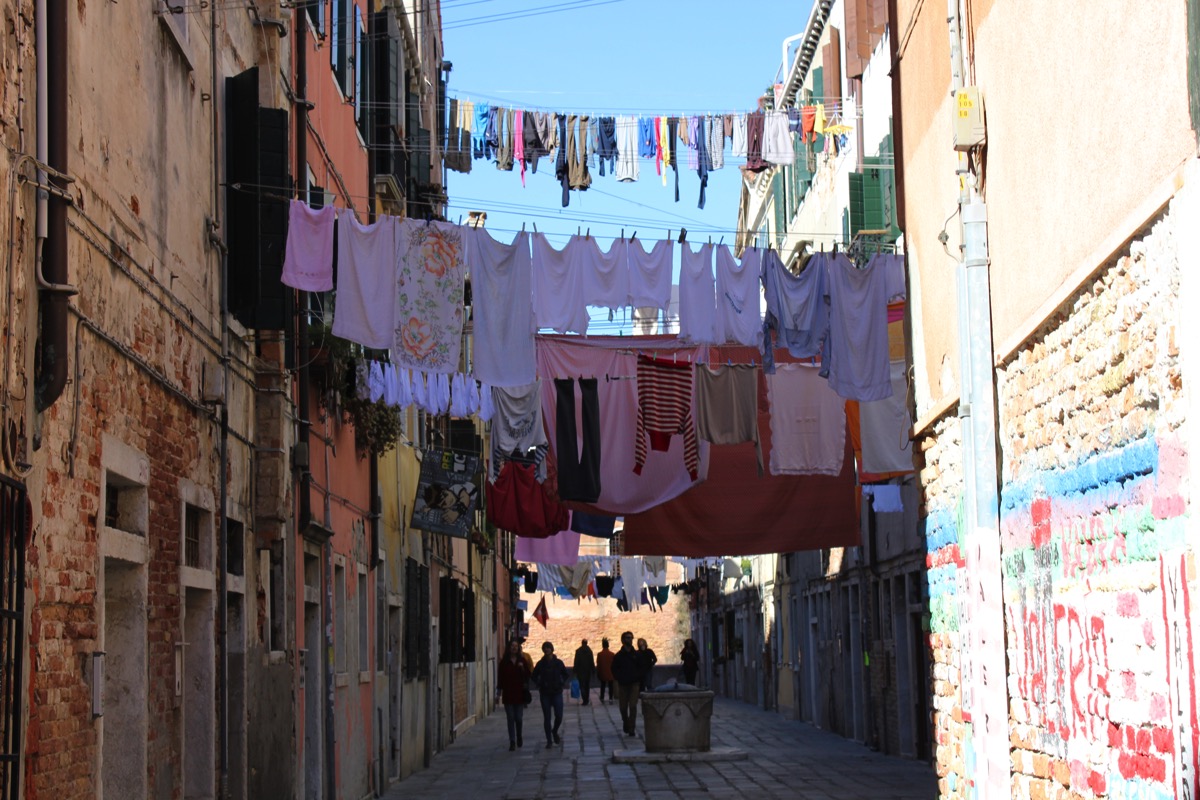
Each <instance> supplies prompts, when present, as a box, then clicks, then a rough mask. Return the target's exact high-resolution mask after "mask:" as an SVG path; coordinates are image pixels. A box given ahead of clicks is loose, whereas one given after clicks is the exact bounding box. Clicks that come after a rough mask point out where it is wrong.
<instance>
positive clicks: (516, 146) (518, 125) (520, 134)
mask: <svg viewBox="0 0 1200 800" xmlns="http://www.w3.org/2000/svg"><path fill="white" fill-rule="evenodd" d="M513 160H514V161H516V162H517V163H518V164H520V165H521V186H522V187H524V186H525V112H524V111H520V110H518V111H517V113H516V114H515V115H514V116H513Z"/></svg>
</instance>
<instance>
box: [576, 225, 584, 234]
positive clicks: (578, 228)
mask: <svg viewBox="0 0 1200 800" xmlns="http://www.w3.org/2000/svg"><path fill="white" fill-rule="evenodd" d="M581 231H583V226H582V225H580V226H578V227H577V228H575V235H576V236H578V235H579V234H580V232H581Z"/></svg>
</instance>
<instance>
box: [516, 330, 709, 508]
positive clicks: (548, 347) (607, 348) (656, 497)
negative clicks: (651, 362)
mask: <svg viewBox="0 0 1200 800" xmlns="http://www.w3.org/2000/svg"><path fill="white" fill-rule="evenodd" d="M630 344H631V340H630V338H629V337H624V338H620V337H615V336H614V337H607V339H605V338H602V337H594V339H589V340H587V341H582V340H579V339H578V338H576V337H566V336H539V337H538V341H537V354H538V376H539V377H541V378H543V379H545V380H543V381H542V419H543V420H544V421H545V425H546V429H547V430H546V432H547V435H548V437H549V439H550V442H551V447H552V448H553V447H554V442H556V438H555V436H556V433H555V427H556V422H555V411H554V408H555V406H554V403H555V392H554V382H553V381H552V380H549V379H550V378H568V377H570V378H579V377H581V376H582V377H585V378H591V377H595V378H598V379H599V380H598V385H597V391H598V394H599V400H600V437H601V447H600V452H601V456H600V486H601V489H600V497H599V499H597V500H596V502H595V503H594V504H592V506H591V507H592V508H594V509H597V510H599V511H603V512H605V513H607V514H612V515H617V516H619V515H621V514H635V513H637V512H640V511H645V510H646V509H648V508H653V507H654V506H656V505H658V504H659V503H664V502H666V501H668V500H670V499H672V498H674V497H678V496H679V495H681V494H683V493H684V492H686V491H687V490H688V489H690V488H691V487H692V486H693V485H695V483H698V482H699V481H703V480H704V478H705V477H706V476H707V475H708V443H707V442H700V443H699V451H700V468H699V470H698V473H697V475H698V480H697V481H693V480H692V479H691V478H690V477H689V476H688V471H687V467H686V466H685V464H684V454H683V451H684V447H683V439H682V437H679V436H674V437H672V438H671V441H670V448H669V449H668V450H666V451H661V452H660V451H657V450H651V451H650V452H649V453H647V454H646V466H645V469H644V470H643V471H642V474H641V475H636V474H634V473H633V471H632V466H633V464H634V458H635V455H634V447H635V443H636V429H637V407H638V398H637V381H636V380H634V376H635V375H636V374H637V353H636V352H634V351H633V350H630ZM637 345H638V348H639V349H640V350H643V351H653V350H655V349H658V350H660V351H661V353H660V357H662V355H665V357H668V358H669V357H670V356H671V354H672V353H675V354H676V358H678V360H679V361H681V362H683V361H685V360H688V361H691V362H692V363H693V364H694V363H695V362H696V356H697V355H698V354H699V352H700V350H699V349H698V348H694V347H692V348H680V347H679V346H678V343H677V342H676V341H675V340H674V338H673V337H671V338H669V339H667V338H657V337H649V336H646V337H641V336H639V337H638V339H637ZM606 378H607V380H606ZM613 379H617V380H613ZM694 411H695V410H694V409H693V413H694ZM556 457H557V454H556Z"/></svg>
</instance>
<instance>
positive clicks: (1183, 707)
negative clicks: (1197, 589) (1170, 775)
mask: <svg viewBox="0 0 1200 800" xmlns="http://www.w3.org/2000/svg"><path fill="white" fill-rule="evenodd" d="M1160 565H1161V569H1160V573H1159V574H1160V576H1161V585H1162V594H1163V618H1164V620H1165V621H1166V636H1165V639H1166V641H1165V642H1164V644H1165V646H1166V651H1167V695H1168V698H1169V701H1170V709H1169V714H1170V716H1169V721H1170V730H1171V734H1172V736H1173V737H1174V739H1175V742H1176V744H1175V763H1174V764H1173V768H1174V772H1175V796H1176V797H1183V798H1189V800H1190V799H1191V798H1195V797H1196V777H1197V774H1200V721H1198V720H1197V714H1196V705H1197V700H1196V661H1195V650H1194V647H1195V642H1194V641H1193V639H1192V619H1191V601H1190V598H1189V591H1188V583H1187V577H1188V572H1189V570H1188V567H1189V566H1190V565H1191V564H1190V560H1189V558H1188V556H1187V555H1186V554H1184V553H1170V554H1166V555H1164V556H1163V557H1162V559H1161V560H1160Z"/></svg>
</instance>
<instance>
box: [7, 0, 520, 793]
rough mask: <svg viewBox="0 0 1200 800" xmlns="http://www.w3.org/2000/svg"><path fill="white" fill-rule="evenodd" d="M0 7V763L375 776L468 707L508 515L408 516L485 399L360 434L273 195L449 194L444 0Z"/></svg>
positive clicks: (503, 554)
mask: <svg viewBox="0 0 1200 800" xmlns="http://www.w3.org/2000/svg"><path fill="white" fill-rule="evenodd" d="M135 5H137V4H135ZM0 10H2V11H3V13H4V16H5V18H7V19H9V20H10V21H11V24H10V26H9V27H8V28H7V29H6V32H5V34H4V48H3V53H4V56H3V58H4V60H5V65H6V68H5V74H6V75H7V76H9V78H8V81H7V82H6V86H8V87H9V88H10V89H11V91H6V92H5V93H4V103H5V104H6V105H5V108H4V113H3V114H2V115H0V138H3V140H4V142H5V145H6V148H7V156H6V158H7V159H8V171H7V174H8V178H9V183H8V185H9V191H7V192H5V193H4V194H3V197H0V210H2V211H3V213H4V215H5V218H6V219H7V220H8V226H9V230H10V242H9V247H8V248H7V250H6V252H7V253H8V256H7V258H6V270H7V272H6V274H7V279H6V280H7V281H8V285H9V291H8V292H7V293H6V296H7V297H8V301H7V305H6V309H7V310H6V313H5V324H4V326H3V336H4V344H5V345H6V346H5V354H6V356H5V358H6V361H5V368H4V375H5V382H4V387H3V390H2V394H3V401H2V402H0V408H2V410H3V414H4V425H3V431H4V432H3V441H4V446H3V448H2V449H3V459H4V464H3V469H2V473H3V474H2V475H0V484H2V485H0V507H3V509H4V514H3V524H2V525H0V546H2V548H3V550H2V553H3V556H2V557H0V564H3V569H2V570H0V581H2V588H3V591H0V597H2V598H3V600H2V601H0V692H2V695H3V698H2V702H0V708H2V709H3V710H4V717H3V719H2V720H0V732H2V735H0V795H2V796H3V797H5V798H9V797H13V798H16V797H23V798H37V797H51V796H53V797H62V798H69V797H80V798H84V797H89V798H91V797H104V796H108V797H121V798H139V797H160V798H170V797H216V796H223V797H230V798H239V797H309V798H330V799H331V800H332V798H341V797H355V798H358V797H363V796H365V795H369V794H371V793H373V792H378V791H381V790H382V789H383V788H385V787H386V786H387V785H389V784H390V783H392V782H394V781H396V780H399V779H401V778H402V777H404V776H405V775H407V774H409V773H410V772H412V771H413V770H415V769H419V768H421V767H422V766H424V765H425V764H427V763H428V761H429V759H430V758H431V757H432V755H433V753H434V752H436V751H437V750H438V749H440V748H442V747H445V746H446V745H447V744H448V743H449V742H450V741H452V740H453V738H454V736H455V735H456V732H459V731H461V730H463V729H464V728H465V727H467V726H469V725H470V724H471V723H472V722H473V720H475V719H477V718H478V717H479V716H480V715H482V714H485V713H487V712H488V711H490V710H491V704H492V702H493V701H492V697H493V693H494V692H493V689H494V671H495V654H496V652H497V650H498V648H499V646H500V642H501V641H502V638H503V631H504V630H505V629H506V628H507V627H508V625H509V608H510V606H511V594H510V592H509V589H510V587H511V578H510V577H509V573H510V571H511V566H512V559H511V542H507V541H505V540H504V538H503V537H500V539H499V541H496V537H495V536H493V537H491V538H489V537H488V536H486V535H484V525H483V522H482V519H483V518H482V515H480V516H479V517H478V518H477V520H476V525H475V526H474V532H475V535H473V536H472V538H471V540H469V541H468V540H455V541H447V540H446V538H445V537H441V536H429V535H423V534H421V532H419V531H414V530H413V529H412V528H411V527H410V526H409V524H408V515H409V514H410V513H411V506H412V500H413V497H414V496H415V492H416V476H417V472H418V470H419V457H420V454H421V453H423V452H425V451H426V449H427V448H429V447H432V446H433V445H434V444H435V443H437V442H442V441H444V437H446V436H451V437H458V438H454V440H453V445H454V446H461V447H469V448H473V449H474V450H475V451H476V452H479V453H482V452H483V447H484V442H485V441H486V440H485V437H484V436H483V430H482V428H481V427H480V426H479V424H478V423H477V422H475V421H473V420H453V421H451V420H448V419H430V418H426V417H424V416H423V415H419V414H416V413H415V412H413V413H409V414H408V415H407V416H406V417H405V418H404V419H400V416H399V414H397V413H396V412H394V411H392V412H390V413H391V416H392V417H394V419H393V420H392V422H390V423H389V424H387V425H383V426H382V428H383V429H385V430H390V431H391V432H392V438H391V439H388V440H387V441H383V440H380V439H372V438H371V436H370V435H368V434H367V433H365V431H368V430H370V431H374V430H376V427H375V426H373V425H367V424H363V421H364V420H373V421H376V422H377V421H379V419H381V417H380V416H378V415H379V414H381V413H382V412H380V411H379V409H375V413H376V415H377V416H374V417H369V416H364V414H367V412H366V411H364V410H363V408H362V405H361V404H360V405H355V404H354V403H353V402H352V401H353V397H354V394H353V385H352V382H351V381H350V380H348V379H347V372H346V370H345V369H344V368H345V367H346V366H347V365H349V364H351V363H353V361H355V360H356V359H361V358H364V357H368V356H369V355H370V354H366V353H360V352H355V351H354V349H353V348H349V347H347V346H346V343H345V342H341V343H339V342H335V341H333V340H332V339H331V338H330V337H329V336H328V335H327V333H328V331H327V327H328V322H329V314H330V309H331V307H332V306H331V302H332V298H331V297H330V296H328V295H316V294H306V293H300V292H295V291H293V290H291V289H288V288H287V287H285V286H283V285H282V283H281V282H280V269H281V266H282V259H283V249H284V242H285V240H286V234H287V216H288V205H287V203H288V201H289V200H290V199H292V198H299V199H303V200H307V201H308V202H309V203H310V204H313V205H329V204H333V205H337V206H338V207H339V208H340V209H342V212H341V213H352V214H354V215H356V217H357V218H358V219H359V221H361V222H364V223H366V222H369V221H370V220H371V219H373V218H374V216H375V215H377V214H384V213H387V214H394V215H398V216H404V215H412V216H420V217H422V218H433V217H438V216H440V215H442V214H444V209H445V203H446V197H445V189H444V185H445V181H444V179H443V173H442V146H441V142H442V141H443V138H444V136H445V125H444V124H443V121H444V120H445V117H446V108H445V85H446V79H447V76H448V71H449V63H448V62H446V61H445V60H444V57H443V51H442V44H441V16H440V13H441V12H440V6H439V4H438V3H421V4H413V5H410V6H406V5H404V4H401V3H381V4H378V5H374V4H368V3H365V2H351V0H324V1H323V2H320V3H310V4H307V5H306V6H301V7H298V8H296V9H291V10H288V11H281V10H280V9H279V6H278V4H275V5H273V6H272V5H271V4H269V3H251V4H250V5H249V6H247V7H245V8H239V9H226V8H215V9H214V8H213V7H212V6H211V4H187V3H184V4H179V5H177V6H175V5H173V6H171V7H167V6H166V5H155V4H146V5H137V7H136V8H135V7H133V6H126V5H121V6H117V5H112V4H109V5H107V6H96V5H89V4H67V3H65V2H60V1H59V0H35V1H33V2H26V0H11V1H10V2H5V3H0ZM368 12H370V13H368ZM96 76H105V78H104V81H99V82H98V80H99V79H97V78H96ZM116 76H122V77H121V80H122V81H123V83H122V89H121V95H120V99H119V100H118V99H117V98H116V95H114V94H113V92H112V91H108V90H102V89H101V87H102V86H106V85H107V83H105V81H109V80H110V79H113V80H115V79H116ZM43 104H44V106H45V107H44V108H42V107H41V105H43ZM42 119H45V120H46V124H45V125H42V124H41V122H40V120H42ZM439 437H442V438H439ZM381 442H382V443H381ZM451 576H453V580H454V581H455V582H456V585H457V586H458V587H459V590H458V591H457V593H455V592H447V593H446V594H445V595H439V588H440V587H444V586H447V581H448V580H450V579H451ZM443 596H444V597H446V598H454V599H452V600H450V601H449V602H448V603H447V602H441V597H443ZM447 628H450V629H453V630H454V631H456V632H457V634H458V636H459V639H458V640H457V642H458V644H455V640H453V639H451V638H448V637H445V636H444V635H442V634H440V633H439V631H446V630H447ZM468 630H469V631H470V632H469V633H468V632H467V631H468ZM476 642H477V643H478V646H475V643H476ZM468 643H470V644H471V645H472V646H471V647H466V646H465V645H466V644H468Z"/></svg>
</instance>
